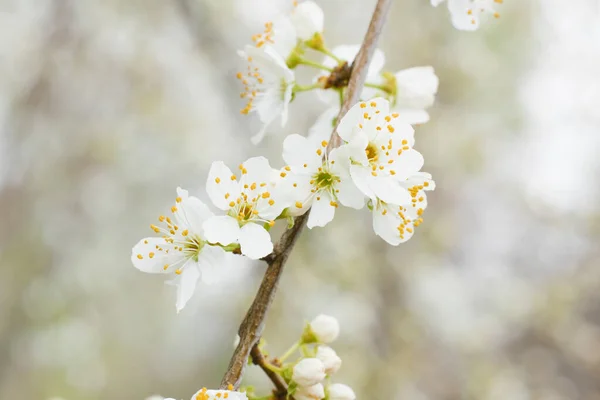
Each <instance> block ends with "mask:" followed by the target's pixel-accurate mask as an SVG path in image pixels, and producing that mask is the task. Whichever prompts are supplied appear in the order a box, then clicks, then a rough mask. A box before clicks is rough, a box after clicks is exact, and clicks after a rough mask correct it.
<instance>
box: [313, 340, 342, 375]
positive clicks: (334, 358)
mask: <svg viewBox="0 0 600 400" xmlns="http://www.w3.org/2000/svg"><path fill="white" fill-rule="evenodd" d="M317 358H318V359H319V360H321V362H322V363H323V365H324V366H325V373H326V374H327V375H332V374H335V373H336V372H337V371H338V370H339V369H340V367H341V366H342V359H341V358H339V357H338V355H337V353H336V352H335V350H333V349H332V348H331V347H328V346H319V349H318V350H317Z"/></svg>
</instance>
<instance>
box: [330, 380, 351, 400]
mask: <svg viewBox="0 0 600 400" xmlns="http://www.w3.org/2000/svg"><path fill="white" fill-rule="evenodd" d="M355 399H356V395H355V394H354V390H352V388H351V387H350V386H348V385H344V384H343V383H334V384H333V385H330V386H329V400H355Z"/></svg>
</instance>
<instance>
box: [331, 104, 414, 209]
mask: <svg viewBox="0 0 600 400" xmlns="http://www.w3.org/2000/svg"><path fill="white" fill-rule="evenodd" d="M398 116H399V114H398V113H391V114H390V113H389V103H388V101H387V100H385V99H382V98H376V99H372V100H369V101H367V102H360V103H358V104H356V105H355V106H354V107H352V108H351V109H350V111H348V113H347V114H346V115H345V116H344V117H343V118H342V120H341V121H340V124H339V125H338V129H337V132H338V134H339V135H340V137H341V138H342V139H343V140H344V141H346V142H347V144H345V145H344V146H343V147H345V148H346V151H347V154H348V155H349V156H350V158H351V161H352V165H351V166H350V174H351V176H352V179H353V180H354V183H355V184H356V186H357V187H358V188H359V189H360V190H361V191H362V192H363V193H364V194H365V195H366V196H368V197H369V198H370V199H371V200H372V201H373V202H376V201H377V200H381V201H384V202H386V203H391V204H407V203H410V194H409V192H408V190H406V188H404V187H402V185H400V182H402V181H404V180H406V179H407V178H408V177H410V176H412V175H414V174H415V173H417V172H418V171H419V170H420V169H421V166H422V165H423V156H422V155H421V154H420V153H419V152H417V151H416V150H414V149H413V148H412V145H413V144H414V130H413V128H412V127H411V126H410V125H409V124H407V123H405V122H402V121H400V120H399V118H398Z"/></svg>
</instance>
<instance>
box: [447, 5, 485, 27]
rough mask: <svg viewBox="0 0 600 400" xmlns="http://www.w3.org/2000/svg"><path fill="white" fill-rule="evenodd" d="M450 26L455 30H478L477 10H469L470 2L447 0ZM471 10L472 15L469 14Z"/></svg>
mask: <svg viewBox="0 0 600 400" xmlns="http://www.w3.org/2000/svg"><path fill="white" fill-rule="evenodd" d="M448 9H449V10H450V15H451V16H452V24H453V25H454V27H455V28H456V29H460V30H464V31H474V30H477V29H478V28H479V13H478V12H477V11H478V10H476V9H473V8H471V1H470V0H448ZM469 10H472V11H473V12H472V14H469Z"/></svg>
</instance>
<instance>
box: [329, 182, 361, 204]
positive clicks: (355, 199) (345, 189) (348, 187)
mask: <svg viewBox="0 0 600 400" xmlns="http://www.w3.org/2000/svg"><path fill="white" fill-rule="evenodd" d="M335 188H336V190H339V192H337V193H336V195H337V198H338V200H339V201H340V203H342V204H343V205H344V206H346V207H352V208H354V209H357V210H360V209H361V208H363V207H364V205H365V195H364V194H363V193H362V192H361V191H360V190H359V189H358V188H357V187H356V185H355V184H354V182H353V181H352V179H351V178H349V177H348V178H346V179H342V181H341V182H339V183H338V184H337V185H335Z"/></svg>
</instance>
